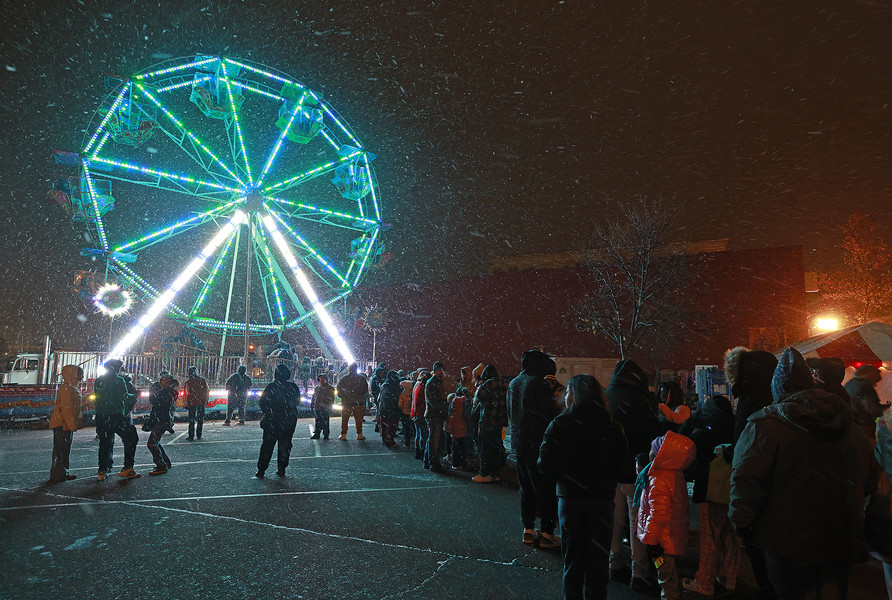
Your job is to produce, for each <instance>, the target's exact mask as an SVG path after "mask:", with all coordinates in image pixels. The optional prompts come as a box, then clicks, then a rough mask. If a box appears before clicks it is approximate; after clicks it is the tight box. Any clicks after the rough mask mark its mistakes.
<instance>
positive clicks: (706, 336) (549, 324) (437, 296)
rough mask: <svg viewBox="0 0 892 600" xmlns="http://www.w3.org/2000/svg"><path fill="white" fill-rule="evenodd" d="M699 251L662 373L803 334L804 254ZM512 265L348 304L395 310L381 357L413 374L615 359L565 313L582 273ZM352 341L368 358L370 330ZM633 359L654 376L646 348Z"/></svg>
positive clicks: (379, 292)
mask: <svg viewBox="0 0 892 600" xmlns="http://www.w3.org/2000/svg"><path fill="white" fill-rule="evenodd" d="M697 250H698V249H694V250H689V252H691V254H692V260H691V262H692V263H693V264H697V265H698V266H697V268H696V270H695V271H696V278H695V279H694V281H693V282H692V283H691V285H690V286H689V287H688V288H687V290H686V291H685V294H686V295H688V296H689V297H690V300H691V305H692V309H693V312H694V313H695V314H698V315H700V317H699V318H698V319H697V320H696V321H695V322H693V323H691V324H690V325H691V327H690V332H689V334H688V335H687V336H686V339H685V340H683V341H682V342H680V343H679V344H678V345H677V347H675V348H674V349H673V351H672V352H670V353H669V356H667V357H666V359H664V361H663V362H662V364H661V367H663V368H670V369H690V368H692V367H693V366H694V365H695V364H718V365H721V364H722V357H723V354H724V352H725V350H726V349H727V348H729V347H732V346H736V345H745V346H749V347H751V348H763V349H767V350H776V349H777V348H779V347H782V346H783V345H785V344H786V343H789V342H793V341H796V340H799V339H802V338H803V337H805V336H806V334H807V325H806V298H805V283H804V269H803V254H802V248H800V247H788V248H768V249H758V250H737V251H707V252H698V251H697ZM512 261H513V263H512V267H511V268H517V269H521V270H514V271H508V272H493V273H490V274H489V275H486V276H482V277H472V278H464V279H458V280H454V281H442V282H435V283H427V284H406V285H392V286H382V287H375V288H366V289H364V290H361V291H359V292H358V293H357V294H356V295H355V296H354V297H353V298H352V299H351V304H353V305H354V306H369V305H371V304H374V303H377V304H379V305H381V306H384V307H386V308H387V309H388V311H389V322H388V324H387V328H386V330H385V331H383V332H381V333H379V334H378V335H377V348H376V357H377V359H378V360H379V361H380V360H383V361H385V362H387V363H388V365H391V366H394V367H395V368H407V369H413V368H415V367H417V366H429V365H430V364H431V363H433V361H434V360H442V361H444V362H445V363H446V365H447V366H448V367H449V370H450V371H451V372H456V371H457V368H458V367H459V366H461V365H470V366H474V365H476V364H478V363H479V362H491V363H493V364H495V365H496V367H498V368H499V370H500V371H501V372H503V373H508V374H510V373H514V372H516V371H518V370H519V368H520V355H521V353H522V352H523V351H524V350H526V349H528V348H532V347H536V346H541V347H544V349H545V350H546V351H547V352H549V353H550V354H552V355H555V356H568V357H592V358H595V357H605V358H606V357H615V356H616V355H617V350H616V349H615V348H614V347H613V346H612V344H611V343H610V342H609V341H608V340H606V339H605V338H602V337H599V336H595V335H592V334H590V333H585V332H580V331H577V330H576V329H575V327H574V326H573V324H572V322H571V320H570V318H569V316H568V315H569V313H570V307H571V306H572V304H573V303H574V302H575V301H576V300H577V299H578V298H579V297H581V296H582V295H583V294H584V293H585V291H586V289H587V282H588V277H589V274H588V272H587V271H586V270H585V269H582V268H578V267H572V266H569V267H568V266H565V265H567V264H572V262H571V261H570V262H568V261H567V260H566V259H561V258H557V259H555V258H554V257H551V258H550V259H549V260H547V261H543V260H541V259H537V262H538V263H540V265H545V264H547V265H548V266H550V267H553V268H542V267H541V266H540V267H539V268H526V269H524V268H523V267H524V266H526V265H525V264H524V263H523V261H517V259H512ZM348 338H349V339H350V341H348V343H350V344H351V346H352V347H353V348H354V352H355V353H356V355H357V356H365V357H371V355H372V334H371V333H369V332H367V331H365V330H364V329H362V328H361V327H356V328H355V329H354V330H353V331H352V332H348ZM633 357H634V358H636V359H638V360H639V361H640V362H641V364H642V366H644V367H645V368H646V369H651V370H652V369H653V364H652V361H651V359H650V357H649V356H648V353H647V351H646V350H642V351H639V352H637V353H636V355H634V356H633ZM605 383H606V382H605Z"/></svg>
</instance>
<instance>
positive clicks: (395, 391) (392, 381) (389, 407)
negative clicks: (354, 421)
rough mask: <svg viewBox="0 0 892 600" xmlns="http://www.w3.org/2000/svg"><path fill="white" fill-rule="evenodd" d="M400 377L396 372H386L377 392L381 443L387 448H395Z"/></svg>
mask: <svg viewBox="0 0 892 600" xmlns="http://www.w3.org/2000/svg"><path fill="white" fill-rule="evenodd" d="M402 392H403V386H402V385H400V375H399V373H397V372H396V371H388V372H387V377H386V378H385V379H384V383H383V384H382V385H381V389H380V390H379V391H378V416H379V417H380V421H381V442H382V443H383V444H384V445H385V446H386V447H388V448H396V447H398V446H399V444H397V443H396V441H395V440H394V438H395V437H396V428H397V426H398V425H399V422H400V415H402V411H401V410H400V394H401V393H402Z"/></svg>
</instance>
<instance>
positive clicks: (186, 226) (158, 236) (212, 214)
mask: <svg viewBox="0 0 892 600" xmlns="http://www.w3.org/2000/svg"><path fill="white" fill-rule="evenodd" d="M243 202H244V200H242V199H239V200H233V201H232V202H229V203H227V204H223V205H221V206H218V207H217V208H214V209H211V210H209V211H207V212H203V213H198V214H196V215H195V216H193V217H191V218H189V219H185V220H183V221H177V222H176V223H174V224H173V225H169V226H167V227H164V228H163V229H159V230H157V231H155V232H152V233H150V234H148V235H144V236H142V237H141V238H138V239H135V240H132V241H129V242H127V243H126V244H122V245H120V246H117V247H116V248H115V249H114V251H115V252H123V251H125V250H128V251H130V252H139V251H140V250H145V249H146V248H148V247H149V246H152V245H154V244H157V243H158V242H163V241H165V240H167V239H169V238H171V237H174V236H176V235H179V234H181V233H185V232H186V231H189V230H191V229H194V228H195V227H198V226H200V225H203V224H205V223H207V222H208V221H211V220H214V219H218V218H220V216H222V214H223V213H224V212H226V211H227V210H229V209H231V208H233V207H235V206H236V205H238V204H241V203H243Z"/></svg>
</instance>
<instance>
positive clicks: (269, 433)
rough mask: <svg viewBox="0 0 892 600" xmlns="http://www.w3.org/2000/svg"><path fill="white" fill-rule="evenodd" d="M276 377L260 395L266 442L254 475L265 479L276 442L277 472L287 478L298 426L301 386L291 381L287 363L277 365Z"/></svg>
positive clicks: (261, 448)
mask: <svg viewBox="0 0 892 600" xmlns="http://www.w3.org/2000/svg"><path fill="white" fill-rule="evenodd" d="M273 376H274V377H275V379H274V380H273V382H272V383H271V384H269V385H268V386H266V389H264V390H263V393H262V394H261V395H260V402H259V404H260V410H261V411H263V418H262V419H261V420H260V427H262V428H263V443H262V444H261V445H260V458H258V459H257V473H255V474H254V476H255V477H257V478H258V479H263V476H264V474H265V473H266V468H267V467H268V466H269V462H270V460H271V459H272V457H273V448H274V447H275V446H276V444H278V445H279V453H278V460H277V466H278V468H277V469H276V475H278V476H279V477H285V469H286V468H288V460H289V458H290V457H291V444H292V441H291V439H292V438H293V437H294V428H295V427H297V406H298V404H299V403H300V389H299V388H298V387H297V385H296V384H295V383H294V382H293V381H291V370H290V369H289V368H288V367H286V366H285V365H279V366H277V367H276V371H275V373H274V374H273Z"/></svg>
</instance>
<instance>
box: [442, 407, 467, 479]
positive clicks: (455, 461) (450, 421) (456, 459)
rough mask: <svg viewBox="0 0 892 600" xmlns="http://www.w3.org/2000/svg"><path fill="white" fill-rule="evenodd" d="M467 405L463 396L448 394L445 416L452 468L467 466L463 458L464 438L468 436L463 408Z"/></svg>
mask: <svg viewBox="0 0 892 600" xmlns="http://www.w3.org/2000/svg"><path fill="white" fill-rule="evenodd" d="M467 405H468V402H467V398H466V397H465V396H458V395H456V394H449V416H448V417H447V418H446V431H447V432H448V433H449V437H450V438H452V445H451V446H450V455H449V458H450V460H451V461H452V468H453V469H464V468H466V467H467V466H468V461H467V459H466V458H465V438H467V437H468V421H467V418H466V417H465V409H466V407H467Z"/></svg>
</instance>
